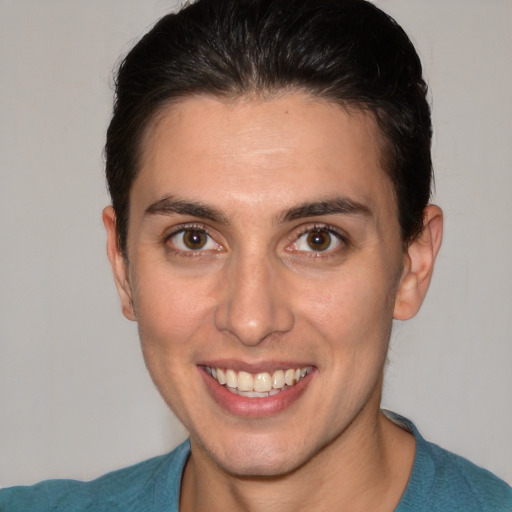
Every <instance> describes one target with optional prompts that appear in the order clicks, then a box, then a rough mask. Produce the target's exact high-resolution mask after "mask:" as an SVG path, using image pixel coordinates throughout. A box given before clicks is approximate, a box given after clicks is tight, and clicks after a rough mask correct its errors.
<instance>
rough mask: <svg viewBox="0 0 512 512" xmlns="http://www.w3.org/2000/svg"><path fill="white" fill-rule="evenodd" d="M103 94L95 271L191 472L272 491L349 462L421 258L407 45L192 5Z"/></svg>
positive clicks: (283, 0) (334, 5)
mask: <svg viewBox="0 0 512 512" xmlns="http://www.w3.org/2000/svg"><path fill="white" fill-rule="evenodd" d="M116 92H117V95H116V104H115V109H114V116H113V119H112V122H111V125H110V127H109V131H108V139H107V146H106V156H107V178H108V182H109V188H110V192H111V195H112V202H113V208H108V209H106V210H105V213H104V220H105V225H106V226H107V231H108V235H109V241H108V252H109V257H110V259H111V262H112V265H113V269H114V274H115V278H116V284H117V286H118V290H119V294H120V296H121V302H122V305H123V311H124V314H125V316H127V317H128V318H130V319H132V320H136V321H137V322H138V326H139V332H140V337H141V342H142V349H143V353H144V357H145V360H146V364H147V366H148V369H149V371H150V373H151V375H152V378H153V380H154V381H155V383H156V385H157V387H158V389H159V390H160V392H161V394H162V395H163V397H164V398H165V400H166V401H167V402H168V404H169V405H170V406H171V408H172V409H173V410H174V411H175V413H176V414H177V416H178V417H179V418H180V419H181V420H182V422H183V423H184V424H185V426H186V427H187V428H188V429H189V431H190V434H191V439H192V445H193V450H194V453H195V457H196V460H199V459H200V458H201V457H202V460H203V462H205V463H206V464H213V465H214V466H216V467H220V468H222V469H224V470H225V471H227V472H228V473H230V474H237V475H267V476H271V475H279V474H286V473H289V472H290V471H294V470H296V469H298V468H300V467H301V466H303V465H304V464H305V463H306V462H308V461H310V460H312V459H315V458H317V459H318V457H321V456H322V455H321V454H322V453H325V449H326V447H331V448H332V447H333V446H336V449H338V450H345V451H347V450H348V451H350V450H355V451H357V446H356V445H357V444H358V443H362V444H363V446H368V443H367V440H366V441H365V435H367V434H368V432H372V431H374V428H373V427H372V424H373V422H374V421H375V418H376V417H377V415H378V410H379V404H380V393H381V384H382V376H383V367H384V362H385V358H386V352H387V345H388V342H389V337H390V333H391V326H392V320H393V318H397V319H406V318H409V317H411V316H412V315H414V314H415V313H416V311H417V310H418V308H419V307H420V305H421V302H422V300H423V297H424V295H425V293H426V290H427V288H428V283H429V281H430V276H431V273H432V268H433V262H434V259H435V255H436V253H437V249H438V248H439V243H440V236H441V230H440V225H441V222H440V213H439V211H438V210H436V209H435V207H432V206H427V202H428V198H429V190H430V181H431V160H430V138H431V126H430V116H429V108H428V105H427V102H426V99H425V94H426V86H425V83H424V81H423V79H422V76H421V66H420V63H419V60H418V57H417V55H416V52H415V51H414V49H413V47H412V45H411V43H410V41H409V39H408V38H407V36H406V35H405V34H404V32H403V31H402V30H401V29H400V28H399V27H398V26H397V25H396V24H395V22H394V21H392V20H391V19H390V18H389V17H388V16H386V15H385V14H383V13H382V12H381V11H379V10H378V9H377V8H375V7H374V6H373V5H372V4H370V3H367V2H365V1H363V0H274V1H265V0H250V1H249V0H247V1H245V0H230V1H227V0H199V1H198V2H196V3H193V4H191V5H189V6H188V7H186V8H185V9H183V10H182V11H181V12H180V13H178V14H173V15H169V16H167V17H165V18H163V19H162V20H161V21H160V22H159V23H157V25H156V26H155V27H154V28H153V29H152V30H151V32H150V33H149V34H147V35H146V36H145V37H144V38H143V39H142V40H141V41H140V42H139V43H138V44H137V45H136V46H135V48H134V49H133V50H132V51H131V52H130V54H129V55H128V56H127V57H126V59H125V60H124V62H123V63H122V64H121V67H120V69H119V73H118V80H117V91H116ZM228 388H230V389H231V390H230V389H228ZM233 390H236V392H233ZM244 393H245V394H244ZM254 393H256V395H255V394H254ZM258 393H262V395H258ZM283 426H285V428H283ZM373 426H374V425H373ZM347 439H352V440H353V442H352V443H351V442H346V440H347ZM347 447H351V448H347ZM346 455H347V453H345V456H346Z"/></svg>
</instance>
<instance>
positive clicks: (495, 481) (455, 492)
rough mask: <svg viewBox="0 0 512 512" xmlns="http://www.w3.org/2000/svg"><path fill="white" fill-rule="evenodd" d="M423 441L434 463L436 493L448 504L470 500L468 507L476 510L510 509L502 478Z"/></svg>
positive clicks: (511, 495)
mask: <svg viewBox="0 0 512 512" xmlns="http://www.w3.org/2000/svg"><path fill="white" fill-rule="evenodd" d="M424 442H425V445H426V447H425V449H426V450H429V451H430V454H431V457H432V460H433V461H434V464H435V470H436V478H435V481H434V486H433V491H434V492H435V493H436V494H438V495H439V496H440V497H444V500H445V501H447V502H448V503H449V504H454V505H455V504H459V505H460V504H461V503H462V504H464V503H468V506H469V504H470V503H471V504H472V505H473V508H472V509H471V510H473V509H474V510H475V511H479V512H480V511H481V512H511V511H512V488H511V487H510V486H509V485H508V484H507V483H506V482H504V481H503V480H501V479H500V478H498V477H497V476H496V475H494V474H492V473H491V472H489V471H487V470H486V469H484V468H481V467H479V466H477V465H475V464H473V463H472V462H470V461H469V460H467V459H465V458H463V457H461V456H459V455H455V454H454V453H451V452H448V451H447V450H444V449H443V448H440V447H439V446H437V445H435V444H432V443H427V442H426V441H424ZM468 510H469V509H468Z"/></svg>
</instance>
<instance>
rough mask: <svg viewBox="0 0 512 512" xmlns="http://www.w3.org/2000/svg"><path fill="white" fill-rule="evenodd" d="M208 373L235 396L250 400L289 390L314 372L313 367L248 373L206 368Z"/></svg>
mask: <svg viewBox="0 0 512 512" xmlns="http://www.w3.org/2000/svg"><path fill="white" fill-rule="evenodd" d="M204 369H205V371H206V373H208V374H209V375H211V376H212V378H213V379H215V380H216V381H217V382H218V383H219V384H220V385H221V386H224V387H225V388H226V389H227V390H228V391H230V392H231V393H234V394H235V395H240V396H244V397H248V398H266V397H269V396H274V395H277V394H279V393H281V392H282V391H285V390H286V389H289V388H291V387H293V386H295V384H297V383H298V382H300V381H301V380H302V379H304V377H306V375H308V374H309V373H310V372H311V371H312V370H313V367H312V366H305V367H303V368H288V369H282V370H276V371H275V372H273V373H272V374H271V373H269V372H261V373H254V374H253V373H248V372H244V371H239V372H237V371H235V370H232V369H229V368H227V369H226V368H212V367H210V366H204Z"/></svg>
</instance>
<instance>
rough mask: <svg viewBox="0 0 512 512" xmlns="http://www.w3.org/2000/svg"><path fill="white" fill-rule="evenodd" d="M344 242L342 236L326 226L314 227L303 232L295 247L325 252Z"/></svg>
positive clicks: (296, 248)
mask: <svg viewBox="0 0 512 512" xmlns="http://www.w3.org/2000/svg"><path fill="white" fill-rule="evenodd" d="M341 244H342V240H341V236H340V235H338V234H337V233H336V232H334V231H332V230H331V229H328V228H326V227H322V228H312V229H309V230H308V231H306V232H305V233H302V234H301V235H300V236H299V237H298V238H297V240H296V241H295V243H294V244H293V249H294V250H296V251H307V252H312V251H314V252H325V251H332V250H334V249H336V248H337V247H339V246H340V245H341Z"/></svg>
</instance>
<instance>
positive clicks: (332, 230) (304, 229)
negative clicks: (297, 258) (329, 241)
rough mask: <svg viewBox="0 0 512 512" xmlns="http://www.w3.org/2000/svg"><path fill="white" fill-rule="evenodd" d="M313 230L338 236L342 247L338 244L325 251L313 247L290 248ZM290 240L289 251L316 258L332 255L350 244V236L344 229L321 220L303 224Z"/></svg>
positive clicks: (287, 248)
mask: <svg viewBox="0 0 512 512" xmlns="http://www.w3.org/2000/svg"><path fill="white" fill-rule="evenodd" d="M312 231H325V232H327V233H329V234H330V235H332V236H334V237H336V238H337V239H338V240H339V242H340V244H341V247H340V246H338V247H335V248H334V249H327V250H325V251H315V250H313V249H312V250H311V251H301V250H295V251H294V250H293V249H290V246H291V245H294V244H296V243H297V241H298V240H299V239H300V238H301V237H303V236H304V235H307V234H309V233H311V232H312ZM288 241H289V244H288V245H287V247H286V250H287V251H289V252H296V253H300V254H302V255H304V256H306V257H315V258H318V257H328V256H331V255H333V254H334V253H337V252H338V251H340V250H343V249H344V248H346V247H347V246H349V245H350V242H349V237H348V236H347V235H346V234H345V233H344V232H343V231H342V230H340V228H338V227H336V226H332V225H331V224H326V223H319V222H315V223H312V224H307V225H303V226H301V227H299V228H298V230H297V231H296V232H295V233H294V235H293V236H291V237H290V238H289V239H288Z"/></svg>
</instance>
